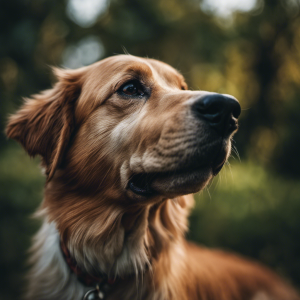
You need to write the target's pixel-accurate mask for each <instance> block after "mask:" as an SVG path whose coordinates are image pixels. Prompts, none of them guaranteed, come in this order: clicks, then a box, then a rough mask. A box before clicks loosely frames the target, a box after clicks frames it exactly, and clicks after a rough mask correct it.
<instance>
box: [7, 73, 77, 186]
mask: <svg viewBox="0 0 300 300" xmlns="http://www.w3.org/2000/svg"><path fill="white" fill-rule="evenodd" d="M54 73H55V75H56V76H57V78H58V80H59V81H58V82H57V83H56V84H55V85H54V87H53V88H52V89H51V90H46V91H44V92H42V93H41V94H38V95H34V96H33V97H32V99H25V103H24V105H23V106H22V107H21V109H20V110H19V111H18V112H17V113H16V114H15V115H12V116H11V117H10V119H9V122H8V125H7V128H6V134H7V136H8V137H9V138H12V139H15V140H16V141H18V142H20V143H21V144H22V146H23V147H24V148H25V150H26V151H27V152H28V153H29V155H30V156H35V155H37V154H38V155H41V157H42V160H43V165H44V166H45V167H46V175H47V177H48V178H47V180H48V181H50V180H51V178H52V177H53V175H54V172H55V170H56V168H57V167H58V166H59V164H60V162H61V159H62V156H63V153H64V150H65V149H66V147H67V145H68V142H69V139H70V136H71V133H72V131H73V129H74V127H75V122H74V105H75V101H76V99H77V98H78V97H79V94H80V91H81V86H82V84H81V81H82V71H81V70H80V69H78V70H61V69H54Z"/></svg>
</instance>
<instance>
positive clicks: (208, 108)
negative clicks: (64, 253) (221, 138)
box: [192, 94, 241, 135]
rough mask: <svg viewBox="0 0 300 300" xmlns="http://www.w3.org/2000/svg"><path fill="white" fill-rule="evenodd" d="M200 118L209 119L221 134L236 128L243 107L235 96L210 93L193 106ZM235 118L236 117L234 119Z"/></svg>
mask: <svg viewBox="0 0 300 300" xmlns="http://www.w3.org/2000/svg"><path fill="white" fill-rule="evenodd" d="M192 111H193V112H194V114H196V116H197V117H198V118H201V119H204V120H206V121H208V123H209V124H210V125H211V126H212V127H214V128H215V129H216V130H217V132H218V133H219V134H221V135H224V134H226V133H231V132H232V131H233V130H235V129H236V127H237V126H236V120H235V119H237V118H238V117H239V115H240V113H241V107H240V105H239V103H238V101H237V100H235V99H234V98H233V97H230V96H225V95H221V94H210V95H207V96H205V97H203V98H200V99H198V100H197V101H196V102H195V103H194V104H193V106H192ZM234 118H235V119H234Z"/></svg>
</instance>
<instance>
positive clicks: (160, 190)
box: [127, 160, 225, 199]
mask: <svg viewBox="0 0 300 300" xmlns="http://www.w3.org/2000/svg"><path fill="white" fill-rule="evenodd" d="M224 163H225V160H224V162H222V163H221V164H219V165H218V166H216V167H215V168H214V167H211V166H203V167H201V168H199V169H195V170H191V169H190V170H177V171H173V172H161V173H152V174H151V173H150V174H146V173H140V174H136V175H133V176H132V178H131V179H130V180H129V182H128V186H127V190H128V191H129V192H130V194H131V195H132V196H133V198H138V199H140V198H153V197H157V196H163V197H166V198H174V197H177V196H181V195H187V194H192V193H197V192H199V191H200V190H202V189H203V188H204V187H205V186H206V185H207V184H208V183H209V181H210V180H211V179H212V178H213V177H214V176H215V175H216V174H217V173H219V171H220V170H221V169H222V167H223V165H224Z"/></svg>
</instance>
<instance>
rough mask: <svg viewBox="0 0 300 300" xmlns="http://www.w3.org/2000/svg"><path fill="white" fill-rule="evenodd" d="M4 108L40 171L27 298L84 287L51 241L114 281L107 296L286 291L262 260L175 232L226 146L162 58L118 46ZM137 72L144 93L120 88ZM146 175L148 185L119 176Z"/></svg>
mask: <svg viewBox="0 0 300 300" xmlns="http://www.w3.org/2000/svg"><path fill="white" fill-rule="evenodd" d="M54 71H55V75H56V76H57V78H58V82H57V83H56V84H55V85H54V87H53V88H52V89H51V90H47V91H45V92H43V93H41V94H39V95H36V96H34V97H33V98H32V99H27V100H26V102H25V104H24V106H23V107H22V108H21V109H20V111H18V112H17V113H16V114H15V115H13V116H12V117H11V118H10V120H9V124H8V127H7V135H8V137H10V138H13V139H15V140H17V141H19V142H20V143H21V144H22V145H23V147H24V148H25V149H26V150H27V152H28V153H29V154H30V155H31V156H34V155H40V156H41V158H42V165H43V167H44V169H45V173H46V176H47V182H46V185H45V197H44V201H43V203H42V205H41V208H40V209H39V212H38V214H39V216H40V217H42V218H43V225H42V228H41V230H40V231H39V233H38V234H37V235H36V237H35V239H34V245H33V247H32V256H31V263H32V265H33V267H32V270H31V272H30V274H29V288H28V295H27V298H28V299H38V300H46V299H47V300H50V299H51V300H59V299H61V300H67V299H70V300H71V299H72V300H80V299H82V297H83V294H84V293H85V292H86V291H87V290H88V289H89V288H88V287H86V286H84V285H83V284H81V283H80V282H79V281H78V280H77V278H76V276H75V275H74V274H73V273H72V272H71V271H70V269H69V267H68V266H67V264H66V262H65V260H64V258H63V255H62V252H61V249H60V240H63V241H64V242H65V244H66V245H67V247H68V249H69V251H70V254H71V256H72V257H73V258H74V259H75V260H76V262H77V264H78V266H79V267H80V268H81V269H82V270H84V271H85V272H87V273H89V274H93V275H95V274H99V273H101V274H107V275H108V276H109V277H111V278H115V277H116V278H118V279H119V280H117V281H116V283H115V284H114V285H113V287H112V290H111V291H110V293H109V294H108V296H107V299H118V300H119V299H124V300H126V299H130V300H132V299H151V300H167V299H169V300H171V299H172V300H174V299H180V300H188V299H189V300H190V299H201V300H231V299H232V300H234V299H236V300H296V299H299V298H298V296H297V295H296V293H295V292H294V291H293V289H292V288H291V287H289V286H288V285H287V284H286V283H284V282H283V281H282V280H280V279H279V278H278V277H277V276H276V275H275V274H273V273H272V272H271V271H269V270H268V269H266V268H264V267H262V266H260V265H258V264H256V263H253V262H249V261H247V260H244V259H242V258H240V257H238V256H235V255H231V254H227V253H224V252H221V251H216V250H208V249H206V248H203V247H202V248H200V247H198V246H195V245H194V244H191V243H189V242H187V241H185V239H184V234H185V232H186V230H187V216H188V213H189V210H190V208H191V207H192V205H193V197H192V196H191V195H187V194H191V193H194V192H197V191H199V190H201V189H203V188H204V187H205V185H206V184H207V183H208V182H209V181H210V180H211V179H212V177H213V166H214V165H215V164H216V160H218V157H219V156H220V151H221V152H222V151H223V156H224V155H225V159H227V158H228V156H229V153H230V149H231V141H230V138H231V135H232V134H230V135H228V136H226V137H224V136H223V137H222V136H219V135H218V134H217V132H216V131H215V130H214V129H212V128H210V126H209V125H208V124H207V123H206V122H205V121H204V120H201V119H199V118H197V117H195V115H194V114H193V113H192V109H191V107H192V105H193V104H194V103H195V101H198V100H199V99H201V97H203V96H205V95H208V94H209V93H208V92H202V91H190V90H187V85H186V83H185V81H184V78H183V77H182V76H181V75H180V74H179V73H178V72H177V71H176V70H175V69H173V68H172V67H170V66H169V65H167V64H164V63H162V62H159V61H156V60H153V59H142V58H138V57H134V56H130V55H118V56H114V57H111V58H107V59H104V60H102V61H100V62H98V63H95V64H93V65H91V66H88V67H84V68H81V69H78V70H61V69H55V70H54ZM132 80H134V81H138V82H140V84H141V86H143V89H144V90H143V91H144V92H145V93H144V95H143V94H138V95H134V96H132V95H127V94H124V93H123V90H122V87H123V88H124V84H125V85H126V82H129V81H132ZM140 173H144V174H150V175H149V176H150V177H151V176H152V177H151V180H150V181H149V182H150V183H149V185H151V189H152V190H153V191H155V193H153V194H151V195H149V196H147V195H142V194H139V193H135V192H134V191H133V190H132V189H130V188H129V187H128V182H129V181H130V179H131V178H133V176H135V175H136V174H140Z"/></svg>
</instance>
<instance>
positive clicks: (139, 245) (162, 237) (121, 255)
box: [43, 186, 193, 278]
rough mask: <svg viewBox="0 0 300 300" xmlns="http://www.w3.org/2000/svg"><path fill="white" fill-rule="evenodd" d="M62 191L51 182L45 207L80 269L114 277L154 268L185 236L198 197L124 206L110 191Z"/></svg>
mask: <svg viewBox="0 0 300 300" xmlns="http://www.w3.org/2000/svg"><path fill="white" fill-rule="evenodd" d="M49 191H51V193H50V192H49ZM53 191H55V192H53ZM59 191H60V189H59V188H56V189H55V188H54V187H53V186H52V187H50V188H49V189H47V188H46V193H45V201H44V205H43V207H44V208H45V211H46V214H47V218H48V219H49V220H50V221H53V222H55V224H56V226H57V229H58V232H59V233H60V236H61V238H63V239H64V241H66V245H67V247H68V249H69V251H70V253H71V255H72V256H73V257H74V259H75V260H76V262H77V263H78V265H79V267H80V268H81V269H83V270H84V271H85V272H87V273H88V274H91V275H96V276H97V274H99V273H102V274H103V273H104V274H106V275H107V276H108V277H109V278H113V277H126V276H128V275H133V274H135V275H137V277H138V276H139V275H140V274H143V273H144V272H145V270H147V269H151V261H152V260H153V259H157V258H158V256H159V255H160V253H161V252H162V251H167V249H168V248H169V247H171V246H172V244H176V243H178V242H179V241H180V240H181V239H182V238H183V235H184V233H185V231H186V229H187V214H188V211H189V208H190V207H191V204H192V202H193V200H191V197H187V196H185V197H178V198H176V199H168V200H163V201H157V202H155V203H151V204H148V205H143V206H138V205H132V204H131V205H122V206H121V205H118V204H116V203H122V201H120V199H114V198H113V197H112V199H108V195H101V196H98V199H96V200H95V199H91V198H89V197H86V198H84V197H82V198H79V196H78V195H76V197H75V196H74V195H72V194H66V193H65V189H64V193H62V194H61V195H59ZM94 197H97V196H94ZM70 198H71V199H72V198H73V199H72V201H70ZM117 200H118V201H117ZM108 203H109V204H108Z"/></svg>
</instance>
